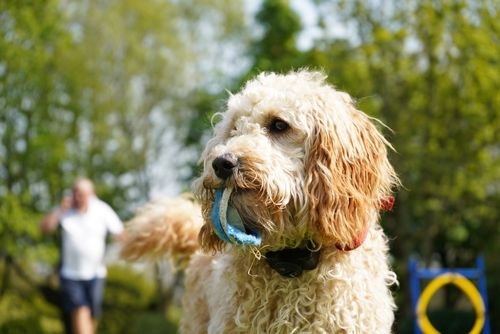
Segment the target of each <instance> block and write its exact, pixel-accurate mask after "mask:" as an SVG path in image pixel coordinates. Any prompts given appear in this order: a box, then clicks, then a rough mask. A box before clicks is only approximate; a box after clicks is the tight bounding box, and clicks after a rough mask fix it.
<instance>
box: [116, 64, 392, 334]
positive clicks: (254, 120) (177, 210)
mask: <svg viewBox="0 0 500 334" xmlns="http://www.w3.org/2000/svg"><path fill="white" fill-rule="evenodd" d="M325 78H326V77H325V76H324V75H323V74H322V73H319V72H313V71H308V70H300V71H297V72H291V73H289V74H286V75H281V74H274V73H262V74H260V75H258V76H257V77H256V78H255V79H254V80H251V81H249V82H248V83H247V84H246V85H245V87H244V88H243V89H242V90H241V92H240V93H238V94H236V95H231V96H230V98H229V100H228V103H227V110H226V111H224V112H222V113H220V114H219V115H220V116H221V117H222V118H221V120H220V122H218V124H217V125H216V126H215V129H214V136H213V138H212V139H211V140H210V141H209V142H208V143H207V146H206V148H205V150H204V152H203V153H202V156H201V159H200V161H202V162H203V164H204V170H203V172H202V174H201V176H200V177H199V178H198V179H196V180H195V181H194V183H193V187H192V190H193V193H194V196H195V198H196V200H197V202H198V203H201V208H199V207H198V205H197V204H196V203H195V202H193V201H191V200H189V199H187V198H183V197H180V198H176V199H170V200H163V201H156V202H153V203H149V204H147V205H146V206H145V207H144V208H142V209H141V210H140V211H139V212H138V215H137V216H136V217H135V218H134V219H133V220H132V221H131V222H130V223H129V225H128V226H129V230H130V234H131V236H130V238H129V239H128V241H127V242H126V244H125V245H124V248H123V251H122V255H123V257H125V258H128V259H137V258H140V257H141V256H143V255H145V254H156V255H162V254H168V255H169V256H170V257H171V258H179V257H182V258H184V259H187V261H185V264H186V266H187V269H186V279H185V295H184V311H185V317H184V319H183V321H182V324H181V332H182V333H185V334H196V333H211V334H222V333H231V334H236V333H242V334H243V333H244V334H248V333H258V334H261V333H283V334H288V333H314V334H316V333H328V334H332V333H370V334H373V333H390V332H391V327H392V323H393V320H394V313H393V312H394V309H395V304H394V301H393V297H392V294H391V291H390V289H389V287H390V286H391V285H392V284H395V283H397V280H396V275H395V274H394V272H392V271H391V270H390V268H389V266H388V263H387V255H388V245H387V238H386V236H385V235H384V233H383V231H382V228H381V227H380V225H379V224H378V219H379V212H380V210H382V209H388V208H390V206H391V205H392V197H391V193H392V188H393V187H396V186H398V185H399V180H398V177H397V175H396V173H395V172H394V169H393V168H392V166H391V164H390V163H389V161H388V158H387V148H392V147H391V146H390V144H389V143H388V142H387V141H386V140H385V139H384V137H383V136H382V134H381V133H380V132H379V131H378V130H377V127H376V125H375V124H377V122H374V120H373V119H371V118H370V117H368V116H367V115H366V114H364V113H363V112H361V111H359V110H357V109H356V108H355V107H354V105H353V101H352V99H351V98H350V97H349V95H348V94H346V93H343V92H339V91H337V90H335V89H334V88H333V87H332V86H331V85H328V84H327V83H326V82H325ZM374 123H375V124H374ZM200 209H201V210H200Z"/></svg>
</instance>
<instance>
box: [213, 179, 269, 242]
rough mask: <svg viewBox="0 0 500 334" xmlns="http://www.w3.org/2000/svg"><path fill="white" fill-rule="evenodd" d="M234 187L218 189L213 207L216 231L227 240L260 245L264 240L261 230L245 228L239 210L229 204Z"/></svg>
mask: <svg viewBox="0 0 500 334" xmlns="http://www.w3.org/2000/svg"><path fill="white" fill-rule="evenodd" d="M232 191H233V189H232V188H226V189H224V190H223V189H217V190H216V191H215V202H214V207H213V209H212V223H213V226H214V228H215V232H216V233H217V235H218V236H219V238H221V239H222V240H224V241H225V242H227V243H229V244H238V245H243V246H259V245H260V243H261V242H262V238H261V236H260V233H259V231H257V230H254V229H250V228H248V229H247V228H245V226H244V225H243V221H242V220H241V217H240V215H239V213H238V211H237V210H236V209H235V208H234V207H233V206H232V205H230V204H229V196H230V195H231V192H232Z"/></svg>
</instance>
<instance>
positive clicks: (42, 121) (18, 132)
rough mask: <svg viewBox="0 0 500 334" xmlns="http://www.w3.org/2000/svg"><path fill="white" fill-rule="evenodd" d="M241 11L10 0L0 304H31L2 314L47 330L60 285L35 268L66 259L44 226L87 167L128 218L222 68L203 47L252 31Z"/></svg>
mask: <svg viewBox="0 0 500 334" xmlns="http://www.w3.org/2000/svg"><path fill="white" fill-rule="evenodd" d="M241 17H242V15H241V4H240V2H239V1H228V0H216V1H204V0H198V1H182V2H179V1H160V0H157V1H147V2H137V1H118V0H91V1H86V2H81V1H64V2H60V1H55V0H23V1H17V0H16V1H14V0H6V1H2V2H0V284H1V286H0V303H2V304H1V305H4V304H3V303H10V301H12V300H13V299H12V298H14V297H13V296H17V297H15V300H19V301H20V302H19V303H16V304H15V305H21V304H22V303H21V302H22V301H24V302H23V304H22V305H23V306H22V307H23V308H24V306H26V305H27V309H29V310H31V311H30V312H31V313H29V312H28V313H29V314H28V313H26V314H24V313H22V312H21V313H16V312H17V311H18V309H17V308H14V309H13V310H12V312H10V310H9V312H0V324H2V323H3V322H5V321H10V320H15V319H19V318H27V317H35V318H38V319H39V320H40V319H42V318H43V319H42V320H43V321H41V324H42V325H43V327H44V328H45V329H46V330H47V323H48V322H49V323H50V322H51V321H52V320H53V319H52V320H51V319H49V318H50V317H53V316H54V314H53V313H51V312H53V311H51V310H49V309H50V307H49V306H48V304H47V301H48V302H49V303H50V302H52V303H53V304H54V305H56V304H58V302H57V290H56V289H55V284H53V283H54V282H53V281H52V279H51V277H52V276H51V275H48V274H40V273H39V272H38V271H35V270H34V268H38V267H39V265H40V264H44V263H45V264H46V263H49V264H51V265H55V264H56V263H57V247H56V244H57V241H56V240H55V239H54V238H51V237H42V236H41V235H40V233H39V231H38V229H37V225H38V221H39V219H40V218H41V213H42V212H46V211H47V210H49V209H50V208H51V207H52V206H54V205H56V204H58V202H59V200H60V198H61V197H62V194H63V192H64V190H65V188H66V189H67V188H68V187H69V186H70V185H71V183H72V182H73V180H74V178H75V177H76V176H79V175H84V176H87V177H89V178H91V179H92V180H93V181H94V182H95V184H96V190H97V194H98V195H99V197H101V198H102V199H103V200H105V201H106V202H108V203H109V204H110V205H111V206H112V207H113V208H115V209H116V210H117V211H118V213H119V214H120V216H121V217H122V219H126V218H128V217H129V216H130V215H131V214H132V213H133V211H134V207H135V206H137V204H138V203H140V202H143V201H145V200H146V199H147V198H148V196H149V191H150V187H151V185H152V184H154V183H155V182H156V181H158V179H153V178H152V175H151V172H150V168H151V164H152V163H154V161H155V160H156V157H157V156H158V155H159V154H160V153H162V152H163V151H165V150H168V149H169V145H165V140H164V137H165V136H167V135H168V132H172V133H175V135H174V136H172V137H174V138H175V136H180V137H181V138H179V140H180V139H182V137H183V136H185V135H186V133H185V132H186V131H185V128H184V127H182V126H179V125H180V124H183V123H184V122H187V121H189V120H190V119H191V118H192V117H194V116H195V115H194V113H193V112H192V110H191V101H189V99H188V98H187V97H189V95H190V92H191V91H194V90H196V89H198V88H199V87H200V85H201V84H202V83H203V84H206V80H204V78H205V77H206V76H207V74H208V73H211V71H214V72H217V71H219V69H218V68H217V67H216V66H212V67H207V66H206V64H205V65H204V64H202V63H203V61H204V59H205V58H204V57H205V56H206V54H207V53H209V52H207V53H205V54H204V53H203V51H204V50H203V48H204V47H208V46H209V45H211V43H212V44H215V45H216V44H217V43H219V42H220V43H221V44H222V45H223V44H224V43H228V41H231V40H233V39H235V38H237V37H240V36H242V31H243V26H244V25H243V22H242V20H241ZM207 27H209V29H207ZM205 31H209V32H210V33H209V34H208V33H206V32H205ZM211 52H212V53H216V50H215V51H211ZM183 131H184V132H183ZM172 163H173V164H175V161H174V162H172ZM160 176H161V177H162V178H167V177H170V178H173V177H175V176H172V175H166V174H165V173H163V174H161V175H160ZM42 269H43V268H42ZM44 270H45V269H44ZM44 270H42V271H44ZM18 283H19V284H18ZM21 292H22V293H21ZM30 295H36V296H39V297H40V300H44V299H45V304H44V305H43V306H40V307H38V306H37V305H38V304H33V305H31V304H29V302H28V301H29V296H30ZM18 297H19V298H18ZM30 305H31V306H33V307H31V308H30ZM40 305H41V304H40ZM0 307H1V306H0ZM20 307H21V306H20ZM9 317H10V318H9ZM44 317H45V318H44ZM16 326H17V325H16ZM109 326H111V325H109ZM49 327H50V325H49ZM56 327H57V325H56ZM51 328H52V327H51ZM54 328H55V327H54ZM51 331H52V330H51ZM53 331H57V330H55V329H53Z"/></svg>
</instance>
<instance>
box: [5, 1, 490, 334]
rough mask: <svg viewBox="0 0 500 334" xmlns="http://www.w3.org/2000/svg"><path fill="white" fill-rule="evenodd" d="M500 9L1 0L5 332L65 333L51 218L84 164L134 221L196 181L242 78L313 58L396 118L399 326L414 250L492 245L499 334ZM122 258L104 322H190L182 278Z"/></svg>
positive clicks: (443, 302)
mask: <svg viewBox="0 0 500 334" xmlns="http://www.w3.org/2000/svg"><path fill="white" fill-rule="evenodd" d="M499 13H500V2H498V1H496V0H474V1H465V0H441V1H437V0H435V1H431V0H384V1H380V0H371V1H365V0H351V1H347V0H345V1H342V0H301V1H299V0H295V1H291V2H290V1H288V0H262V1H251V0H247V1H243V0H186V1H176V0H149V1H134V0H80V1H74V0H2V1H0V139H1V141H0V333H62V331H63V326H62V322H61V319H60V311H59V308H58V305H59V304H58V298H59V296H58V289H57V279H56V277H55V268H56V266H57V262H58V256H59V255H58V248H57V245H58V240H57V236H50V237H47V236H42V235H41V234H40V232H39V230H38V222H39V220H40V218H41V217H42V215H43V213H45V212H47V211H48V210H50V209H51V208H52V207H53V206H54V205H57V204H58V203H59V201H60V199H61V196H62V195H63V193H64V191H65V189H68V188H69V187H70V185H71V183H72V181H73V179H74V178H75V177H76V176H79V175H85V176H87V177H89V178H91V179H92V180H94V182H95V183H96V189H97V193H98V195H99V197H101V198H102V199H103V200H105V201H106V202H108V203H109V204H110V205H111V206H112V207H113V208H114V209H115V210H116V211H117V212H118V213H119V215H120V216H121V218H122V219H123V220H127V219H128V218H130V216H131V215H132V214H133V213H134V210H135V209H136V208H137V207H138V205H140V204H142V203H144V202H145V201H147V200H148V199H149V198H151V197H154V196H156V195H157V194H160V193H167V194H168V195H176V194H178V193H179V192H181V191H182V190H185V189H188V188H189V180H190V179H192V177H193V176H195V175H196V173H197V172H198V171H197V168H196V167H195V164H196V159H197V155H198V154H199V152H200V150H201V148H202V147H203V145H204V143H205V142H206V140H207V138H208V136H209V135H210V117H211V115H213V113H214V112H216V111H218V110H219V109H220V108H221V106H222V104H221V101H222V100H223V99H225V98H227V93H226V91H225V89H228V90H229V91H233V92H234V91H236V90H237V89H238V88H239V87H240V86H241V85H242V84H243V83H244V81H245V80H247V79H248V78H251V77H252V76H253V75H255V74H256V73H258V72H260V71H270V70H273V71H279V72H286V71H288V70H290V69H298V68H301V67H309V68H320V69H323V70H324V71H325V72H326V73H327V74H328V75H329V80H330V82H331V83H333V84H334V85H336V86H337V87H338V88H339V89H340V90H344V91H347V92H349V93H350V94H351V95H352V96H354V97H355V98H356V99H357V100H358V104H359V108H360V109H361V110H363V111H365V112H366V113H368V114H370V115H372V116H375V117H377V118H379V119H381V120H382V121H383V122H384V123H385V124H387V125H388V126H389V127H390V128H391V129H393V130H394V133H392V132H389V131H386V132H387V133H386V135H387V137H388V139H389V141H390V142H392V143H393V145H394V147H395V149H396V151H397V153H394V154H392V155H391V161H392V163H393V164H394V166H395V168H396V170H397V172H398V173H399V175H400V176H401V179H402V181H403V184H404V188H402V189H400V190H399V192H398V193H397V195H396V205H395V208H394V210H393V211H392V212H387V213H385V214H384V216H383V221H382V224H383V226H384V228H385V230H386V232H387V234H388V235H389V236H390V239H391V241H390V243H391V253H392V266H393V267H394V269H395V270H396V272H397V274H398V276H399V280H400V286H399V287H397V288H395V295H396V298H397V302H398V306H399V310H398V311H397V314H396V324H395V331H396V333H412V313H411V306H410V305H411V304H410V295H409V285H408V273H407V261H408V259H409V258H410V257H411V256H417V257H418V258H419V260H420V263H421V265H422V266H427V267H429V266H442V267H451V268H453V267H471V266H474V261H475V257H476V256H477V255H478V254H484V256H485V259H486V267H487V280H488V295H489V307H490V319H491V326H492V332H493V333H499V332H500V302H499V301H498V299H497V298H495V297H498V296H500V256H498V255H497V254H499V252H500V224H498V223H499V221H500V205H499V204H500V111H499V110H500V94H499V92H500V20H499V19H498V18H499ZM109 267H110V269H109V276H108V280H107V282H108V283H107V289H106V294H105V305H104V316H103V318H102V320H101V322H100V327H99V331H100V332H101V333H175V331H176V329H175V328H176V322H177V320H178V318H179V316H180V314H181V313H182V310H181V308H180V306H179V301H178V299H179V298H178V297H176V295H177V292H176V291H177V289H178V288H179V287H180V286H181V285H182V284H181V283H179V282H182V273H177V274H168V275H167V274H164V271H165V270H164V268H161V264H158V266H151V268H149V269H147V270H146V269H144V268H142V269H137V268H134V267H130V266H129V265H126V264H123V263H120V262H116V263H113V264H110V266H109ZM165 277H167V278H168V279H165ZM442 290H443V291H441V296H440V297H439V296H438V297H436V299H437V300H436V301H435V302H434V304H435V305H436V306H435V308H434V309H433V310H430V311H429V313H430V314H429V315H430V318H431V321H433V323H435V325H436V327H438V329H440V330H441V331H442V333H454V334H458V333H468V331H469V330H470V328H471V327H472V323H473V321H474V312H473V311H472V309H471V305H470V302H468V301H467V300H466V298H465V299H464V296H463V294H461V293H459V292H458V291H457V289H454V288H453V287H448V288H446V289H442ZM449 324H453V325H454V327H453V328H452V327H450V326H448V327H447V325H449Z"/></svg>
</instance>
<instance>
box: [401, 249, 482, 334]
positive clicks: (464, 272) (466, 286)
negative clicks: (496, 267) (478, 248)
mask: <svg viewBox="0 0 500 334" xmlns="http://www.w3.org/2000/svg"><path fill="white" fill-rule="evenodd" d="M476 267H477V268H466V269H445V268H442V269H424V268H418V263H417V260H416V259H415V258H411V259H410V261H409V264H408V269H409V274H410V290H411V298H412V307H413V312H414V314H415V324H414V326H415V334H422V333H423V334H439V332H438V331H437V330H436V329H435V328H434V326H433V325H432V324H431V322H430V321H429V319H428V318H427V313H426V311H427V305H428V303H429V301H430V299H431V298H432V296H433V295H434V293H435V292H436V291H437V290H438V289H439V288H440V287H442V286H444V285H446V284H454V285H456V286H457V287H458V288H459V289H460V290H462V292H463V293H465V295H466V296H467V297H469V299H470V300H471V302H472V305H473V306H474V310H475V312H476V321H475V323H474V326H473V327H472V329H471V331H470V332H469V334H479V333H482V334H491V330H490V321H489V317H488V295H487V291H486V274H485V263H484V258H483V257H482V256H478V257H477V259H476ZM421 279H430V280H431V281H430V283H429V284H428V285H427V286H426V287H425V289H424V290H423V291H421V289H420V280H421ZM471 279H474V280H477V282H478V288H476V286H475V285H474V284H473V283H472V282H471V281H470V280H471Z"/></svg>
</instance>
